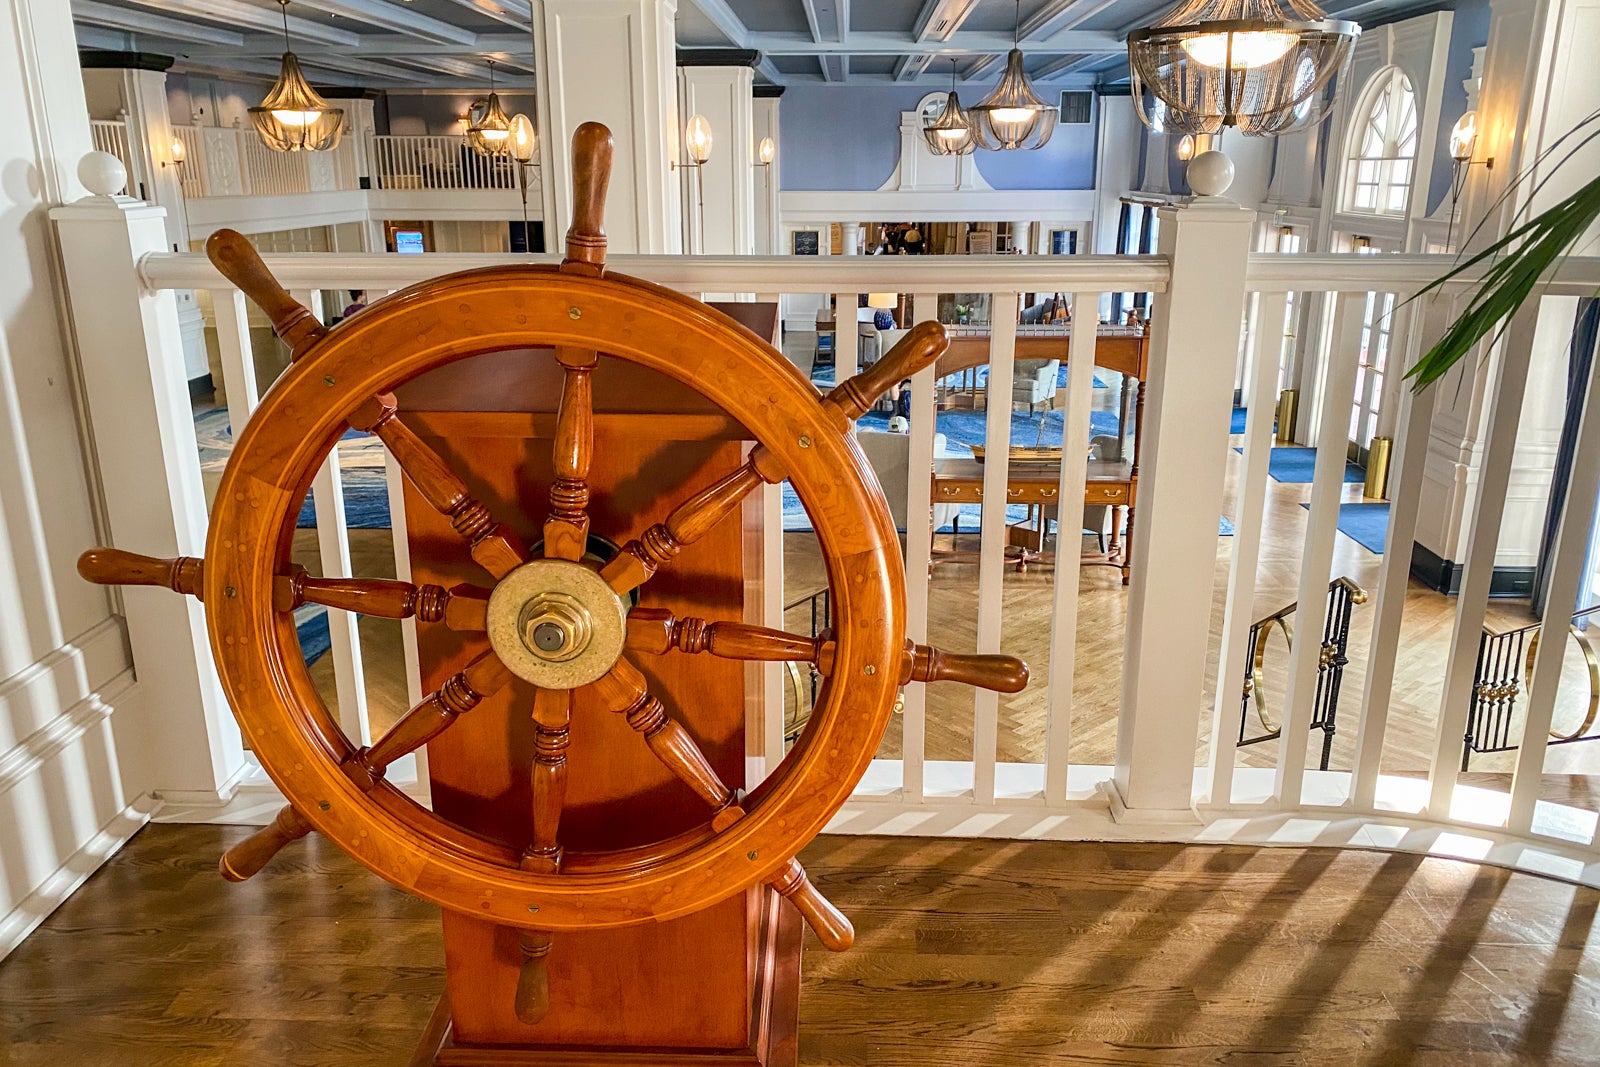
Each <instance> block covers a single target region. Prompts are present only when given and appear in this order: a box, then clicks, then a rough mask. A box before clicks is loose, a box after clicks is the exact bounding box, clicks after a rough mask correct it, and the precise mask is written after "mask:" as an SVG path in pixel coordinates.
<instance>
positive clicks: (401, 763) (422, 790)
mask: <svg viewBox="0 0 1600 1067" xmlns="http://www.w3.org/2000/svg"><path fill="white" fill-rule="evenodd" d="M244 756H245V765H244V767H243V768H242V769H241V770H240V772H239V773H238V774H237V775H235V776H234V777H233V779H231V781H230V783H229V788H228V789H227V790H226V791H225V792H226V795H212V794H194V793H174V792H169V791H164V792H162V793H160V794H159V796H160V799H161V801H162V804H161V812H160V814H159V815H157V816H155V817H154V818H153V820H152V821H154V822H161V823H215V824H218V825H222V826H265V825H266V824H267V823H269V822H271V821H272V820H273V819H274V818H275V817H276V816H277V814H278V812H279V810H280V809H281V808H282V807H283V806H284V804H286V803H288V802H287V801H286V800H285V799H284V797H283V793H282V791H280V790H279V789H278V786H277V784H276V783H274V782H273V780H272V779H271V778H269V777H268V776H267V772H266V771H265V770H263V769H262V767H261V763H260V762H259V761H258V760H257V759H256V757H255V754H254V753H251V752H246V753H245V754H244ZM384 778H385V780H387V781H388V782H389V784H390V785H392V786H394V787H395V788H396V789H399V790H400V791H401V792H402V793H404V794H405V795H406V796H408V797H410V798H411V799H412V800H415V801H416V802H417V803H418V804H421V805H423V806H424V807H427V806H428V805H429V804H430V800H429V797H428V790H427V784H426V783H424V782H419V781H418V780H417V764H416V760H415V758H413V757H412V756H409V755H408V756H404V757H402V758H401V759H398V760H395V761H394V763H392V764H390V766H389V773H388V774H386V775H385V776H384Z"/></svg>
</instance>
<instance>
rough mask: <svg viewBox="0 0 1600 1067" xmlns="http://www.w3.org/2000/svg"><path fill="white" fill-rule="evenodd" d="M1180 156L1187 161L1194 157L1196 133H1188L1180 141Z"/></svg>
mask: <svg viewBox="0 0 1600 1067" xmlns="http://www.w3.org/2000/svg"><path fill="white" fill-rule="evenodd" d="M1178 158H1179V159H1181V160H1182V161H1183V162H1185V163H1187V162H1189V160H1191V159H1193V158H1194V134H1192V133H1186V134H1184V135H1183V140H1181V141H1179V142H1178Z"/></svg>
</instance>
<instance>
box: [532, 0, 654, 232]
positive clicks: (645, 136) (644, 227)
mask: <svg viewBox="0 0 1600 1067" xmlns="http://www.w3.org/2000/svg"><path fill="white" fill-rule="evenodd" d="M677 7H678V5H677V0H533V9H534V19H533V41H534V55H535V59H536V64H535V65H536V66H537V68H538V73H537V78H538V92H539V151H540V156H541V158H542V160H543V173H542V175H541V177H542V179H543V180H542V181H541V183H540V185H541V189H542V192H543V196H544V211H543V218H544V220H545V234H546V241H547V243H548V244H549V247H551V248H552V249H554V248H560V247H561V240H562V235H563V234H565V233H566V230H567V226H568V224H569V223H570V222H571V220H572V133H573V131H574V130H576V129H577V128H578V127H579V126H581V125H582V124H583V123H585V122H591V121H592V122H602V123H604V124H605V125H606V126H608V127H609V128H610V129H611V135H612V137H613V138H615V140H616V153H615V157H614V163H613V166H612V168H611V191H610V195H609V197H608V198H607V200H606V236H607V237H608V238H609V240H610V248H611V251H613V252H619V253H628V252H639V253H654V254H662V253H672V252H679V251H681V250H682V243H681V223H680V211H679V198H678V183H677V179H676V176H675V175H674V174H673V173H672V171H671V169H670V168H669V167H668V165H667V164H668V162H669V161H670V160H673V159H676V158H677V155H676V153H677V152H678V143H679V138H680V136H681V132H680V130H679V123H678V97H677V86H676V82H675V75H674V44H673V32H674V30H673V19H674V16H675V15H676V13H677Z"/></svg>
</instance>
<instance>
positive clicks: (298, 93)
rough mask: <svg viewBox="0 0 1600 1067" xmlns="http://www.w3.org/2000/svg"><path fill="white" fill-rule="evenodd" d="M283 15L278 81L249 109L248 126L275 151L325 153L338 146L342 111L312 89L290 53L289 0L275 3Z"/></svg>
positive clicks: (341, 125) (296, 60)
mask: <svg viewBox="0 0 1600 1067" xmlns="http://www.w3.org/2000/svg"><path fill="white" fill-rule="evenodd" d="M278 4H279V7H280V9H281V10H282V12H283V64H282V66H281V67H280V69H279V71H278V80H277V81H275V82H273V83H272V89H271V91H270V92H268V93H267V96H266V99H265V100H263V101H261V103H260V105H259V106H257V107H253V108H251V109H250V124H251V125H253V126H254V127H255V128H256V133H257V134H259V135H260V137H261V141H262V143H263V144H265V145H266V146H267V147H268V148H270V149H272V150H273V151H274V152H326V151H327V150H328V149H330V148H335V147H337V146H338V144H339V137H340V136H341V134H342V133H343V132H344V109H343V108H337V107H334V106H333V105H331V104H329V103H328V102H327V101H326V100H324V99H323V98H322V96H321V94H320V93H318V92H317V91H316V90H315V89H313V88H311V83H310V82H308V81H306V76H305V74H303V73H302V72H301V70H300V61H299V60H298V59H296V58H295V54H294V53H293V52H291V51H290V50H289V0H278Z"/></svg>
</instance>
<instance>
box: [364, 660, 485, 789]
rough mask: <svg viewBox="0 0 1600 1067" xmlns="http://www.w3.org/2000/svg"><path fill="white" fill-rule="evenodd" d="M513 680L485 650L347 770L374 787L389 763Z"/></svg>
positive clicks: (368, 787)
mask: <svg viewBox="0 0 1600 1067" xmlns="http://www.w3.org/2000/svg"><path fill="white" fill-rule="evenodd" d="M510 681H511V672H510V671H509V670H507V669H506V667H505V664H503V663H501V662H500V658H499V657H498V656H496V655H495V654H494V653H493V652H492V651H490V652H484V653H483V654H482V655H480V656H478V658H477V659H475V660H473V661H472V662H471V663H469V664H467V665H466V666H465V667H463V668H462V669H461V670H459V671H457V672H456V673H455V674H453V675H451V676H450V677H449V678H447V679H446V680H445V683H444V684H443V685H441V686H440V687H439V689H438V691H437V692H436V693H434V694H433V695H432V696H429V697H427V698H425V699H424V700H423V701H422V702H421V703H419V704H417V706H416V707H414V708H412V709H411V710H410V711H408V712H406V713H405V714H404V715H402V716H400V720H399V721H398V722H396V723H395V724H394V725H393V726H391V727H389V732H388V733H386V734H384V735H383V736H382V737H380V738H379V739H378V740H377V741H376V742H375V743H374V744H373V745H372V747H371V748H364V749H362V750H361V751H359V752H357V753H356V754H355V755H354V756H353V757H351V758H350V759H349V760H346V761H345V764H344V767H345V772H346V773H347V774H349V775H350V777H351V778H353V779H354V780H355V782H356V784H357V785H360V786H361V787H362V788H364V789H370V788H372V787H373V786H374V785H376V784H377V782H378V780H379V779H381V778H382V777H383V775H384V772H385V771H386V770H388V768H389V764H391V763H393V762H394V761H395V760H397V759H399V758H400V757H401V756H405V755H407V754H409V753H412V752H415V751H416V750H417V749H419V748H421V747H422V746H423V745H425V744H427V743H428V742H429V741H432V740H433V739H434V738H436V737H438V736H439V735H440V734H442V733H444V731H445V730H447V729H449V727H450V724H451V723H453V722H455V721H456V719H457V717H459V716H461V715H465V714H466V713H467V712H469V711H471V710H472V709H473V708H475V707H477V706H478V705H479V704H480V703H482V702H483V699H484V698H485V697H488V696H492V695H494V694H495V693H497V692H499V691H500V690H501V689H503V688H505V686H506V684H507V683H509V682H510Z"/></svg>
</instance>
